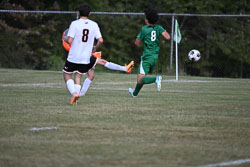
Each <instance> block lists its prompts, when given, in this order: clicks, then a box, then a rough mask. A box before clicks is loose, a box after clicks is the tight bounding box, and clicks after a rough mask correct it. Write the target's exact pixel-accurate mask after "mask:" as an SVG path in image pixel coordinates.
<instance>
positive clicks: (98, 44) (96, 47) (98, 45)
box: [92, 37, 103, 53]
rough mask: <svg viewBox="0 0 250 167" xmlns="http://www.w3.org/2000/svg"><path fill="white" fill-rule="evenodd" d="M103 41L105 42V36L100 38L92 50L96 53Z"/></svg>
mask: <svg viewBox="0 0 250 167" xmlns="http://www.w3.org/2000/svg"><path fill="white" fill-rule="evenodd" d="M102 43H103V38H102V37H101V38H98V41H97V44H96V46H94V47H93V50H92V52H93V53H95V52H96V50H97V49H98V48H99V47H100V46H101V44H102Z"/></svg>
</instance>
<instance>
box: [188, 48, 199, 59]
mask: <svg viewBox="0 0 250 167" xmlns="http://www.w3.org/2000/svg"><path fill="white" fill-rule="evenodd" d="M188 58H189V60H191V61H199V60H200V58H201V54H200V52H199V51H198V50H196V49H193V50H191V51H190V52H189V53H188Z"/></svg>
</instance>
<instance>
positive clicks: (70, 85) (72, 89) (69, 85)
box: [66, 79, 76, 95]
mask: <svg viewBox="0 0 250 167" xmlns="http://www.w3.org/2000/svg"><path fill="white" fill-rule="evenodd" d="M66 86H67V88H68V90H69V92H70V94H72V95H73V94H74V93H75V92H76V90H75V83H74V81H73V79H69V80H68V81H67V82H66Z"/></svg>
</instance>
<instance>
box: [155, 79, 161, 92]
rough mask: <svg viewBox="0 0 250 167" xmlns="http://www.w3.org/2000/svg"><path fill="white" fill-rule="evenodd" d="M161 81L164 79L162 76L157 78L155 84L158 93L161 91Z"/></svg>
mask: <svg viewBox="0 0 250 167" xmlns="http://www.w3.org/2000/svg"><path fill="white" fill-rule="evenodd" d="M161 80H162V77H161V76H157V77H156V81H155V83H156V88H157V90H158V91H160V90H161Z"/></svg>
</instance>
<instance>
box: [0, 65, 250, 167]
mask: <svg viewBox="0 0 250 167" xmlns="http://www.w3.org/2000/svg"><path fill="white" fill-rule="evenodd" d="M135 84H136V75H135V74H123V73H118V72H117V73H101V72H97V73H96V75H95V80H94V82H93V84H92V85H91V88H90V90H89V91H88V92H87V95H86V96H84V97H81V98H80V100H79V103H78V105H75V106H70V105H69V104H68V103H69V102H70V99H71V95H70V94H69V92H68V91H67V89H66V87H65V84H64V81H63V75H62V73H61V72H58V71H34V70H15V69H0V166H1V167H13V166H16V167H17V166H18V167H29V166H30V167H31V166H32V167H33V166H38V167H40V166H41V167H42V166H46V167H52V166H62V167H64V166H65V167H66V166H74V167H75V166H81V167H83V166H84V167H85V166H86V167H198V166H199V167H200V166H204V167H214V166H220V165H221V164H222V163H225V164H226V163H227V164H228V165H226V166H230V167H232V166H237V167H238V166H241V167H243V166H244V167H246V166H250V79H228V78H205V77H190V76H184V77H183V76H181V77H180V80H179V81H178V82H176V81H175V80H174V77H172V76H163V83H162V91H160V92H158V91H156V88H155V85H154V84H151V85H145V86H144V87H143V88H142V91H141V92H140V94H139V96H138V97H136V98H132V97H130V95H129V93H128V88H129V87H132V88H134V87H135ZM238 160H242V161H240V162H242V163H239V164H236V165H235V164H234V163H233V162H234V161H238Z"/></svg>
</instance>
